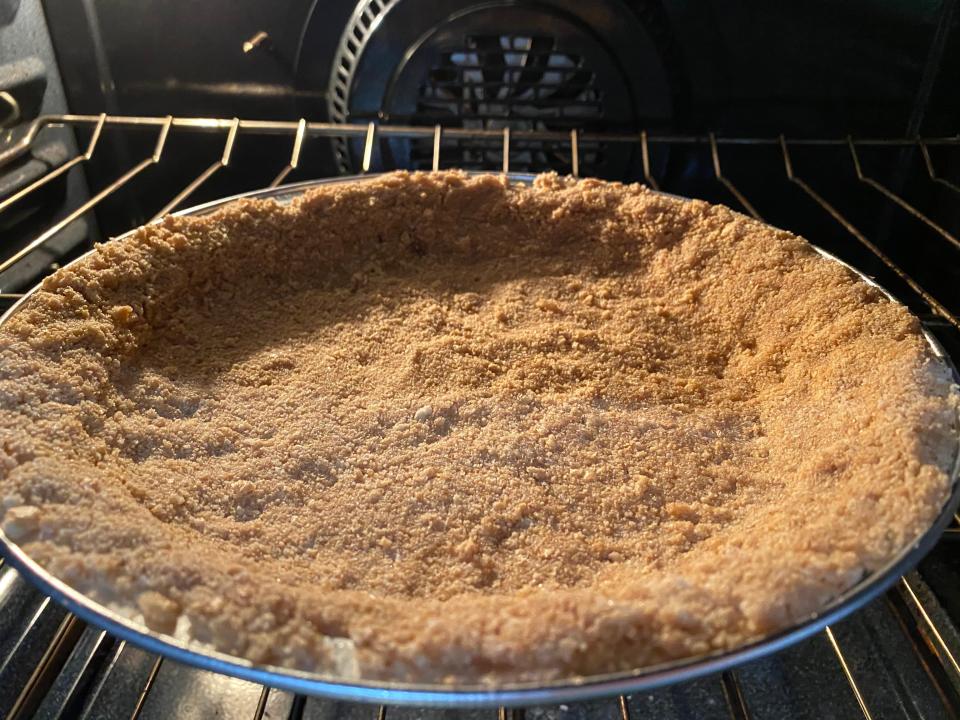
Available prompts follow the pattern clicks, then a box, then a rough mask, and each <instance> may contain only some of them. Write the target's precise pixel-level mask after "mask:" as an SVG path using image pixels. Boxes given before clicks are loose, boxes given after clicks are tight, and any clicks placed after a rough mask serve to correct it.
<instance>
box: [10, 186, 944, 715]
mask: <svg viewBox="0 0 960 720" xmlns="http://www.w3.org/2000/svg"><path fill="white" fill-rule="evenodd" d="M374 177H376V175H358V176H350V177H340V178H326V179H322V180H311V181H305V182H298V183H292V184H289V185H283V186H280V187H276V188H268V189H263V190H254V191H251V192H246V193H241V194H238V195H233V196H230V197H227V198H222V199H219V200H214V201H211V202H208V203H204V204H201V205H196V206H194V207H191V208H187V209H185V210H181V211H179V212H176V213H173V214H174V215H177V216H189V215H203V214H207V213H210V212H213V211H215V210H217V209H219V208H220V207H222V206H224V205H226V204H228V203H230V202H233V201H234V200H239V199H245V198H251V199H256V198H260V199H264V198H273V199H276V200H279V201H280V202H287V201H289V200H290V199H292V198H294V197H296V196H298V195H300V194H302V193H303V192H304V191H306V190H307V189H309V188H312V187H315V186H318V185H326V184H335V183H344V182H356V181H363V180H366V179H371V178H374ZM507 177H508V178H509V179H510V180H511V181H513V182H517V183H524V184H528V183H530V182H532V180H533V178H534V176H533V175H526V174H519V173H509V174H508V176H507ZM664 194H668V195H669V193H664ZM671 196H672V197H676V198H678V199H686V198H681V197H680V196H677V195H671ZM130 232H133V231H130ZM130 232H128V233H124V234H123V235H121V236H119V237H118V238H117V239H120V238H123V237H126V236H127V235H129V234H130ZM814 248H815V249H816V250H817V251H818V252H819V253H820V254H821V255H823V256H824V257H825V258H827V259H829V260H832V261H834V262H837V263H840V264H841V265H843V266H845V267H846V268H847V269H849V270H850V271H851V272H853V273H855V274H856V275H858V276H859V277H860V278H861V279H862V280H863V281H864V282H866V283H867V284H869V285H871V286H873V287H875V288H877V289H879V290H880V291H881V292H883V293H884V295H886V296H887V297H888V298H890V299H891V300H894V301H896V302H898V301H897V300H896V298H895V297H894V296H893V295H891V294H890V293H889V292H887V291H886V290H885V289H884V288H883V287H881V286H880V285H878V284H877V283H876V282H874V281H873V280H872V279H871V278H869V277H867V276H866V275H864V274H863V273H862V272H860V271H859V270H857V269H855V268H853V267H851V266H850V265H849V264H847V263H845V262H843V261H842V260H840V259H839V258H837V257H835V256H834V255H832V254H831V253H828V252H827V251H825V250H823V249H821V248H819V247H817V246H814ZM87 255H89V253H86V254H85V255H83V256H81V257H80V258H77V259H76V260H74V261H73V262H78V261H80V260H82V259H83V258H84V257H86V256H87ZM70 264H71V265H72V264H73V263H70ZM67 267H69V265H68V266H67ZM38 289H39V285H38V286H36V287H34V288H32V289H31V290H30V291H28V292H27V293H26V294H25V295H24V296H23V297H22V298H21V299H20V300H19V301H18V302H17V303H15V304H14V305H13V306H12V307H11V308H10V309H9V310H7V312H5V313H4V314H3V316H2V317H0V327H2V325H3V323H5V322H6V321H7V320H8V319H9V318H10V317H11V316H12V315H13V314H14V313H16V312H17V311H18V309H19V308H20V306H21V305H22V304H23V303H24V302H26V301H27V299H28V298H29V297H30V296H31V295H33V293H35V292H36V291H37V290H38ZM923 332H924V336H925V337H926V339H927V342H928V343H929V344H930V346H931V348H932V350H933V352H934V354H935V355H936V357H937V358H938V359H939V360H940V361H941V362H942V363H943V364H944V365H945V366H946V367H947V368H948V369H949V370H950V371H951V373H952V374H953V377H954V378H955V379H958V377H960V376H958V374H957V370H956V368H955V367H954V365H953V363H952V362H951V360H950V358H949V356H948V355H947V353H946V352H945V351H944V349H943V347H942V346H941V345H940V343H939V342H938V341H937V340H936V338H934V337H933V335H931V334H930V333H929V332H928V331H927V330H926V329H924V331H923ZM958 477H960V437H958V447H957V449H956V450H955V452H954V462H953V468H952V470H951V473H950V480H951V493H950V496H949V497H948V499H947V501H946V503H945V504H944V506H943V508H942V509H941V511H940V514H939V515H938V516H937V518H936V520H935V521H934V522H933V524H932V525H931V527H930V528H929V529H928V530H927V532H925V533H924V534H923V535H922V536H921V537H920V538H918V539H917V540H916V542H914V543H913V544H912V545H910V546H907V547H905V548H903V549H902V550H901V551H900V552H899V553H898V554H897V555H896V556H895V557H894V558H893V559H892V560H891V561H890V562H889V563H887V565H886V566H884V567H883V568H881V569H880V570H878V571H877V572H874V573H872V574H871V575H869V576H867V577H865V578H863V579H862V580H861V581H860V582H858V583H857V584H856V585H854V586H853V587H851V588H849V589H848V590H847V591H846V592H844V593H842V594H840V595H839V596H837V597H836V598H835V599H834V600H833V601H832V602H831V603H830V604H829V605H827V607H825V608H824V609H823V610H822V611H821V612H819V613H817V614H815V615H812V616H811V617H809V618H808V619H806V620H805V621H803V622H801V623H798V624H796V625H794V626H793V627H791V628H788V629H786V630H782V631H780V632H778V633H775V634H773V635H770V636H768V637H766V638H763V639H761V640H758V641H756V642H754V643H751V644H749V645H745V646H743V647H740V648H737V649H735V650H732V651H726V652H717V653H713V654H710V655H706V656H700V657H694V658H686V659H683V660H679V661H675V662H670V663H664V664H661V665H656V666H652V667H646V668H639V669H636V670H631V671H624V672H620V673H611V674H606V675H596V676H584V677H574V678H567V679H564V680H559V681H555V682H551V683H521V684H511V685H502V686H493V687H491V686H482V685H480V686H477V685H475V686H448V685H418V684H408V683H390V682H365V681H345V680H342V679H339V678H337V677H335V676H330V675H322V674H319V673H310V672H304V671H298V670H291V669H288V668H280V667H275V666H262V665H254V664H253V663H251V662H250V661H248V660H244V659H242V658H237V657H234V656H231V655H226V654H224V653H219V652H216V651H212V650H209V649H207V648H203V647H201V646H199V645H198V644H194V643H189V642H181V641H179V640H175V639H174V638H172V637H170V636H167V635H162V634H160V633H156V632H153V631H152V630H149V629H148V628H146V627H144V626H142V625H139V624H137V623H135V622H133V621H132V620H129V619H128V618H126V617H123V616H122V615H120V614H118V613H116V612H114V611H112V610H109V609H107V608H105V607H103V606H102V605H100V604H99V603H97V602H95V601H93V600H91V599H90V598H88V597H86V596H85V595H83V594H81V593H80V592H78V591H76V590H74V589H73V588H71V587H69V586H68V585H67V584H65V583H64V582H62V581H61V580H59V579H58V578H56V577H54V576H52V575H51V574H50V573H48V572H47V571H46V570H44V569H43V568H42V567H41V566H40V565H39V564H38V563H37V562H36V561H34V560H33V559H32V558H30V557H29V556H28V555H27V554H26V553H25V552H24V551H23V550H22V549H21V548H20V547H19V546H17V545H16V544H15V543H13V542H12V541H11V540H10V539H9V538H7V537H6V536H5V535H4V534H3V532H2V531H0V555H2V556H3V557H5V558H6V559H7V560H8V561H9V562H10V564H11V565H12V566H13V567H15V568H16V569H17V570H18V571H19V572H20V573H21V574H22V575H23V576H24V577H25V578H26V579H27V580H29V581H30V582H31V583H32V584H34V585H35V586H36V587H38V588H39V589H40V590H41V591H42V592H44V593H45V594H47V595H49V596H50V597H51V598H53V599H54V600H55V601H56V602H58V603H60V604H61V605H63V606H65V607H66V608H67V609H68V610H70V611H71V612H72V613H74V614H75V615H77V617H79V618H80V619H82V620H84V621H85V622H87V623H89V624H91V625H94V626H96V627H99V628H101V629H103V630H106V631H108V632H110V633H112V634H113V635H115V636H117V637H119V638H121V639H122V640H125V641H127V642H130V643H132V644H134V645H136V646H138V647H141V648H143V649H144V650H147V651H149V652H153V653H156V654H158V655H162V656H164V657H167V658H170V659H171V660H175V661H177V662H181V663H184V664H186V665H192V666H194V667H198V668H201V669H203V670H209V671H212V672H217V673H221V674H225V675H231V676H234V677H238V678H241V679H243V680H249V681H251V682H256V683H259V684H262V685H268V686H270V687H275V688H279V689H283V690H288V691H291V692H295V693H301V694H305V695H317V696H323V697H329V698H332V699H336V700H344V701H354V702H368V703H381V704H393V705H420V706H428V705H429V706H444V707H464V706H475V707H477V706H483V707H493V706H503V705H512V706H522V705H537V704H557V703H563V702H575V701H583V700H589V699H593V698H599V697H609V696H613V695H624V694H630V693H634V692H638V691H645V690H650V689H653V688H656V687H661V686H664V685H670V684H674V683H679V682H685V681H689V680H693V679H695V678H699V677H702V676H704V675H710V674H713V673H717V672H720V671H723V670H727V669H730V668H732V667H734V666H737V665H740V664H742V663H746V662H749V661H751V660H757V659H759V658H762V657H765V656H767V655H770V654H772V653H776V652H778V651H780V650H783V649H785V648H787V647H790V646H791V645H794V644H796V643H798V642H800V641H802V640H804V639H806V638H808V637H811V636H812V635H814V634H816V633H818V632H820V631H822V630H823V629H824V628H826V627H827V626H828V625H831V624H834V623H836V622H837V621H839V620H841V619H843V618H845V617H847V616H848V615H850V614H851V613H853V612H855V611H856V610H858V609H860V608H862V607H863V606H864V605H866V604H867V603H869V602H870V601H871V600H874V599H875V598H877V597H878V596H879V595H880V594H882V593H883V592H884V591H886V590H888V589H890V588H891V587H892V586H893V585H894V584H895V583H896V582H897V580H898V579H899V578H900V577H901V576H902V575H903V574H905V573H906V572H908V571H909V570H911V569H912V568H913V567H914V566H915V565H916V564H917V563H918V562H919V561H920V560H921V559H922V558H923V556H924V555H926V554H927V553H928V552H929V551H930V550H931V549H932V548H933V546H934V545H936V543H937V541H938V540H939V538H940V535H941V534H942V533H943V531H944V530H945V529H946V527H947V526H948V525H949V524H950V521H951V518H952V516H953V513H954V512H956V510H957V508H958V506H960V480H958Z"/></svg>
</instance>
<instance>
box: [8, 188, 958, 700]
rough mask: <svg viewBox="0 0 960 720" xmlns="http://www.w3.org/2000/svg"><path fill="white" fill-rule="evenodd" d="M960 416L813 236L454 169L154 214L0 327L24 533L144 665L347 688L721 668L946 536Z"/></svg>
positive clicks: (946, 392)
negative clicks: (940, 526)
mask: <svg viewBox="0 0 960 720" xmlns="http://www.w3.org/2000/svg"><path fill="white" fill-rule="evenodd" d="M956 397H957V396H956V392H955V388H954V387H953V385H952V382H951V378H950V375H949V372H948V371H947V370H946V368H945V366H944V364H943V363H942V362H940V361H939V360H937V359H936V358H935V357H934V356H933V355H932V353H931V351H930V349H929V346H928V345H927V343H926V342H925V340H924V338H923V336H922V335H921V333H920V328H919V325H918V322H917V321H916V319H915V318H914V317H913V316H911V315H910V313H909V312H908V311H907V310H906V309H905V308H904V307H903V306H901V305H899V304H897V303H895V302H893V301H891V300H889V299H888V298H887V297H886V296H884V295H883V294H882V293H881V292H879V291H878V290H877V289H875V288H874V287H872V286H869V285H868V284H866V283H865V282H863V281H862V280H861V279H860V278H859V277H857V276H856V275H855V274H853V273H852V272H850V271H848V270H847V269H846V268H844V267H843V266H841V265H840V264H838V263H836V262H833V261H830V260H827V259H824V258H823V257H822V256H821V255H819V254H818V253H817V252H815V251H814V250H813V249H812V248H811V246H810V245H808V244H807V243H806V242H805V241H804V240H802V239H800V238H798V237H796V236H794V235H792V234H790V233H788V232H784V231H782V230H776V229H773V228H771V227H769V226H766V225H763V224H761V223H759V222H756V221H753V220H751V219H749V218H746V217H744V216H742V215H739V214H737V213H734V212H732V211H731V210H729V209H727V208H726V207H722V206H714V205H709V204H707V203H704V202H699V201H685V200H680V199H677V198H673V197H669V196H665V195H662V194H658V193H654V192H652V191H650V190H648V189H645V188H643V187H641V186H637V185H620V184H613V183H605V182H601V181H597V180H580V181H575V180H572V179H568V178H567V179H565V178H559V177H557V176H556V175H544V176H540V177H538V178H537V179H536V181H535V182H534V183H533V185H532V186H530V187H528V186H522V185H515V184H511V183H509V182H508V181H507V180H506V179H504V178H502V177H497V176H492V175H486V176H468V175H466V174H463V173H460V172H441V173H415V174H407V173H394V174H389V175H384V176H379V177H376V178H372V179H368V180H364V181H357V182H350V183H345V184H332V185H326V186H319V187H317V188H316V189H313V190H310V191H308V192H307V193H306V194H305V195H303V196H302V197H299V198H297V199H295V200H294V201H292V202H291V203H289V204H287V205H283V204H279V203H277V202H275V201H271V200H240V201H237V202H235V203H232V204H230V205H229V206H227V207H225V208H224V209H222V210H219V211H217V212H214V213H213V214H210V215H206V216H202V217H167V218H165V219H164V220H163V221H162V222H160V223H157V224H153V225H148V226H146V227H143V228H140V229H138V230H136V231H135V232H133V233H132V234H130V235H128V236H125V237H123V238H121V239H118V240H116V241H114V242H110V243H107V244H105V245H101V246H98V247H97V248H96V250H95V251H94V252H93V253H91V254H90V255H88V256H86V257H84V258H83V259H81V260H80V261H78V262H76V263H74V264H72V265H71V266H69V267H66V268H63V269H61V270H58V271H57V272H56V273H54V274H53V275H52V276H50V277H49V278H47V279H46V280H45V281H44V282H43V284H42V287H41V289H40V290H39V291H37V292H36V293H35V294H33V295H32V296H31V297H30V298H29V299H28V301H26V302H25V303H24V304H23V305H22V307H20V308H19V309H18V311H17V312H16V313H14V314H13V315H12V317H10V318H9V320H8V321H7V322H6V323H5V324H4V326H3V327H2V329H0V433H2V437H3V444H2V453H0V498H2V503H3V509H4V511H5V514H4V516H3V526H2V527H3V530H4V533H5V534H6V535H7V537H8V538H9V539H10V540H12V541H13V542H16V543H17V544H19V546H20V547H21V548H23V549H24V551H25V552H26V553H28V554H29V555H30V556H31V557H32V558H34V559H36V560H37V561H38V562H39V563H40V564H41V565H42V566H43V567H45V568H46V569H47V570H48V571H49V572H51V573H52V574H53V575H55V576H56V577H58V578H60V579H62V580H63V581H65V582H66V583H68V584H69V585H71V586H72V587H74V588H76V589H78V590H79V591H81V592H83V593H85V594H87V595H89V596H91V597H92V598H94V599H96V600H97V601H99V602H101V603H103V604H105V605H107V606H109V607H112V608H116V609H120V610H121V611H122V612H124V613H126V614H128V615H131V616H134V617H136V618H137V619H139V620H141V621H142V622H145V623H146V624H147V625H148V626H149V627H150V628H152V629H154V630H157V631H159V632H163V633H168V634H173V635H176V636H179V637H184V638H190V639H191V640H192V641H195V642H198V643H201V644H204V645H205V646H208V647H213V648H215V649H217V650H219V651H222V652H225V653H229V654H232V655H235V656H239V657H244V658H248V659H250V660H252V661H254V662H256V663H269V664H275V665H281V666H287V667H295V668H301V669H307V670H311V671H319V672H324V673H332V674H336V675H339V676H342V677H348V678H365V679H373V680H402V681H415V682H444V683H478V682H479V683H505V682H520V681H547V680H551V679H557V678H565V677H570V676H574V675H588V674H596V673H604V672H610V671H618V670H625V669H632V668H638V667H642V666H649V665H651V664H655V663H659V662H662V661H667V660H671V659H676V658H682V657H688V656H693V655H699V654H702V653H708V652H712V651H716V650H722V649H729V648H733V647H736V646H739V645H741V644H743V643H746V642H749V641H751V640H753V639H757V638H759V637H762V636H764V635H767V634H769V633H772V632H774V631H777V630H779V629H782V628H785V627H787V626H789V625H791V624H793V623H796V622H797V621H799V620H801V619H803V618H805V617H807V616H809V615H810V614H811V613H815V612H816V611H817V610H818V609H820V608H822V607H823V606H824V604H825V603H827V602H828V601H830V600H831V599H832V598H834V597H835V596H836V595H837V594H838V593H840V592H841V591H843V590H844V589H846V588H849V587H850V586H852V585H853V584H855V583H856V582H857V581H859V580H860V579H861V578H862V577H864V575H865V574H866V573H869V572H871V571H873V570H876V569H877V568H880V567H881V566H883V565H884V564H885V563H886V562H888V561H889V560H890V559H891V557H893V556H894V555H895V554H896V553H897V552H899V551H900V550H902V549H903V548H904V547H906V546H908V545H909V544H910V543H912V542H913V541H915V540H916V539H917V538H918V537H919V536H920V535H921V534H922V533H923V532H924V531H925V530H926V529H927V528H928V527H929V526H930V524H931V523H932V521H933V519H934V518H935V517H936V516H937V514H938V512H939V511H940V509H941V507H942V505H943V503H944V501H945V499H946V498H947V496H948V492H949V489H950V488H949V485H950V480H949V477H948V471H949V468H950V467H951V463H952V461H953V453H954V450H955V447H956V439H955V427H954V426H955V417H956Z"/></svg>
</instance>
